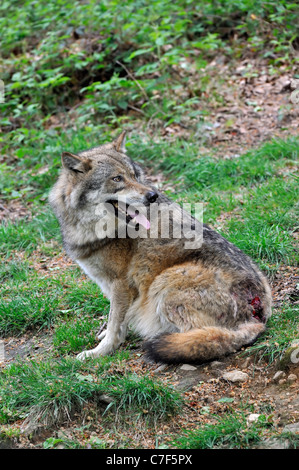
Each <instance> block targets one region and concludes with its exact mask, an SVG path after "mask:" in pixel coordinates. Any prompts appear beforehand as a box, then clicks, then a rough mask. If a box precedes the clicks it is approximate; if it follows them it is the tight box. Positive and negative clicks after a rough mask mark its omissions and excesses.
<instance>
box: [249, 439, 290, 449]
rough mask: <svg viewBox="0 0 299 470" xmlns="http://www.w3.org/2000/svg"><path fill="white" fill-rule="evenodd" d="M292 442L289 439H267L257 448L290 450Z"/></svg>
mask: <svg viewBox="0 0 299 470" xmlns="http://www.w3.org/2000/svg"><path fill="white" fill-rule="evenodd" d="M289 447H290V442H289V440H288V439H283V440H282V439H277V438H270V439H265V440H264V441H262V442H260V443H259V445H258V446H257V447H256V448H257V449H289Z"/></svg>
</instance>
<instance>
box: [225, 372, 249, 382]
mask: <svg viewBox="0 0 299 470" xmlns="http://www.w3.org/2000/svg"><path fill="white" fill-rule="evenodd" d="M222 378H223V379H224V380H229V381H230V382H246V380H248V378H249V376H248V374H246V373H245V372H242V371H240V370H233V371H231V372H226V373H225V374H223V375H222Z"/></svg>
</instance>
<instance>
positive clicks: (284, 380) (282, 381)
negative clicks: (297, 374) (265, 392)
mask: <svg viewBox="0 0 299 470" xmlns="http://www.w3.org/2000/svg"><path fill="white" fill-rule="evenodd" d="M286 383H287V381H286V379H280V380H279V381H278V385H283V384H286Z"/></svg>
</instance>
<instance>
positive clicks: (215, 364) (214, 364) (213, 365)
mask: <svg viewBox="0 0 299 470" xmlns="http://www.w3.org/2000/svg"><path fill="white" fill-rule="evenodd" d="M224 366H225V364H224V362H220V361H213V362H211V364H210V367H211V368H212V369H220V368H221V367H224Z"/></svg>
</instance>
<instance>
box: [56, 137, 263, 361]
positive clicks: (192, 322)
mask: <svg viewBox="0 0 299 470" xmlns="http://www.w3.org/2000/svg"><path fill="white" fill-rule="evenodd" d="M121 198H126V203H125V204H124V203H122V204H120V206H119V205H118V201H122V199H121ZM49 201H50V204H51V206H52V208H53V210H54V212H55V214H56V216H57V218H58V220H59V223H60V227H61V232H62V237H63V244H64V247H65V250H66V252H67V253H68V255H69V256H70V257H71V258H72V259H73V260H75V261H76V262H77V263H78V265H79V266H80V267H81V268H82V269H83V271H85V273H86V274H87V275H88V276H89V277H90V278H91V279H93V280H94V281H95V282H96V283H97V284H98V285H99V286H100V288H101V289H102V291H103V293H104V294H105V295H106V296H107V297H108V298H109V299H110V313H109V319H108V323H107V329H106V330H105V331H104V332H103V333H101V335H100V336H99V339H100V340H101V341H100V343H99V345H98V346H96V347H95V348H94V349H92V350H88V351H83V352H82V353H80V354H79V355H78V356H77V357H78V359H80V360H82V359H84V358H86V357H90V356H91V357H98V356H100V355H107V354H110V353H111V352H112V351H114V350H115V349H116V348H118V347H119V345H120V344H121V343H122V342H123V341H124V340H125V338H126V333H127V328H128V325H131V326H132V327H133V328H134V329H135V331H136V332H138V333H139V334H140V335H141V336H142V337H143V338H144V339H145V343H144V347H145V349H146V351H147V354H148V356H149V357H150V358H152V359H153V360H155V361H157V362H165V363H178V362H195V363H202V362H206V361H209V360H211V359H215V358H219V357H221V356H224V355H227V354H230V353H233V352H235V351H237V350H238V349H240V348H241V347H242V346H244V345H248V344H251V343H252V342H253V341H254V340H255V339H256V338H257V337H258V336H259V335H260V334H261V333H262V332H263V331H264V329H265V324H266V321H267V319H268V318H269V316H270V315H271V291H270V287H269V285H268V282H267V280H266V278H265V276H264V275H263V274H262V273H261V272H260V270H259V269H258V268H257V266H256V265H255V263H254V262H253V261H252V260H251V259H250V258H249V257H248V256H247V255H245V254H244V253H243V252H242V251H241V250H240V249H238V248H237V247H236V246H234V245H233V244H232V243H230V242H228V241H227V240H226V239H225V238H223V237H222V236H221V235H220V234H218V233H217V232H216V231H214V230H213V229H212V228H211V227H209V226H208V225H206V224H204V225H203V241H202V244H201V246H200V247H197V248H195V249H186V247H185V241H186V240H184V237H180V238H175V237H169V238H168V239H165V238H164V239H162V238H161V237H160V236H159V234H158V236H157V237H156V238H155V239H153V238H146V237H135V238H132V237H129V236H123V237H118V236H117V235H118V231H119V230H120V228H121V227H122V224H125V225H126V224H127V225H128V224H129V222H132V220H134V223H135V224H136V225H137V222H138V223H139V222H141V223H142V221H143V225H144V226H145V230H146V229H147V227H146V225H147V224H146V223H144V220H147V218H146V217H147V216H146V215H143V217H145V219H144V218H143V219H142V218H138V217H137V218H136V217H133V215H134V214H133V215H132V214H131V213H129V212H128V211H127V210H126V208H127V207H128V204H130V205H133V207H135V206H136V207H137V205H138V204H143V205H145V207H147V208H150V207H151V205H152V204H154V203H155V204H158V205H159V204H162V203H163V204H164V205H165V204H166V205H167V204H173V202H171V201H170V200H169V199H168V198H167V197H166V196H165V195H163V194H162V193H161V192H160V191H158V190H157V189H156V188H155V187H154V186H153V185H152V184H151V183H150V181H149V180H148V179H147V177H146V175H145V173H144V171H143V169H142V168H141V166H140V165H139V164H138V163H136V162H134V161H133V160H132V159H131V158H130V157H129V156H128V155H127V153H126V149H125V133H124V132H122V133H121V134H120V136H119V137H118V138H116V139H115V140H114V141H113V142H110V143H107V144H105V145H100V146H98V147H95V148H92V149H89V150H86V151H83V152H80V153H78V154H73V153H70V152H64V153H63V155H62V171H61V174H60V176H59V178H58V181H57V182H56V184H55V186H54V187H53V189H52V190H51V193H50V196H49ZM105 203H109V204H110V205H112V207H113V209H114V210H113V211H110V213H109V214H108V218H110V219H111V221H112V219H113V221H114V222H115V224H114V225H113V229H112V230H113V231H114V232H115V233H114V235H115V236H114V237H111V236H110V237H109V236H107V233H106V234H105V233H103V234H102V235H101V234H100V235H99V231H98V230H97V225H98V223H99V218H100V216H99V214H98V211H97V207H98V206H99V205H101V204H105ZM177 207H178V212H179V210H180V209H179V206H177ZM121 213H122V215H123V217H122V218H121V217H120V214H121ZM161 217H162V218H163V213H162V216H161ZM175 218H176V215H174V216H173V220H172V223H174V222H175V220H174V219H175ZM110 235H111V234H110Z"/></svg>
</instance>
